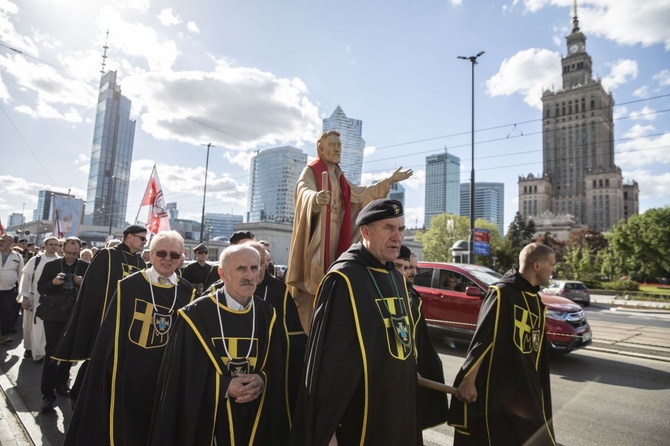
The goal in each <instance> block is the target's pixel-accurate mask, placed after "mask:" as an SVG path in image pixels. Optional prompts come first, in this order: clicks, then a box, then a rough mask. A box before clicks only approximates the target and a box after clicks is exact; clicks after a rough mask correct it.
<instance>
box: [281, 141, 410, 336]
mask: <svg viewBox="0 0 670 446" xmlns="http://www.w3.org/2000/svg"><path fill="white" fill-rule="evenodd" d="M316 151H317V155H318V157H317V159H316V160H314V161H313V162H312V163H310V164H308V165H307V166H306V167H305V169H304V170H303V171H302V173H301V174H300V178H299V179H298V184H297V185H296V189H295V220H294V222H293V235H292V238H291V248H290V250H289V259H288V269H287V271H286V278H285V282H286V284H287V285H288V286H289V291H290V292H291V295H292V296H293V298H294V299H295V301H296V305H297V307H298V312H299V314H300V322H301V323H302V325H303V327H305V330H306V331H308V330H309V325H310V319H311V316H312V306H313V303H314V295H315V294H316V288H317V287H318V286H319V283H320V282H321V279H322V278H323V276H324V275H325V273H326V271H328V268H329V267H330V265H331V263H332V262H333V261H334V260H335V259H337V258H338V257H339V256H340V254H342V253H343V252H344V251H346V250H347V249H349V246H351V244H352V243H355V242H357V241H358V240H360V234H359V233H358V229H357V228H356V226H355V225H354V222H355V221H356V217H357V216H358V213H359V212H360V210H361V209H362V208H363V206H365V205H366V204H368V203H369V202H371V201H372V200H375V199H379V198H382V197H385V196H386V195H388V193H389V190H390V189H391V185H393V183H397V182H400V181H403V180H406V179H407V178H409V177H411V176H412V173H413V172H412V170H411V169H408V170H405V171H401V170H400V168H399V169H398V170H396V171H395V172H394V173H393V175H391V176H390V177H389V178H386V179H384V180H381V181H379V182H378V183H376V184H374V185H372V186H366V187H364V186H356V185H353V184H351V183H349V182H348V181H347V179H346V178H345V177H344V174H343V172H342V170H341V169H340V166H339V165H338V164H339V162H340V158H341V155H342V143H341V141H340V134H339V133H338V132H335V131H330V132H326V133H324V134H323V135H321V138H319V140H318V141H317V148H316Z"/></svg>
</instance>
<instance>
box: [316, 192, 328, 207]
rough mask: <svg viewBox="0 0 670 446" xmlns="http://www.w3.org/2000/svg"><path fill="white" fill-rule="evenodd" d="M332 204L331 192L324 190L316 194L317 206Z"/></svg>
mask: <svg viewBox="0 0 670 446" xmlns="http://www.w3.org/2000/svg"><path fill="white" fill-rule="evenodd" d="M328 203H330V191H328V190H322V191H319V192H317V194H316V206H317V207H319V208H320V207H322V206H325V205H327V204H328Z"/></svg>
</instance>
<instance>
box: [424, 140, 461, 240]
mask: <svg viewBox="0 0 670 446" xmlns="http://www.w3.org/2000/svg"><path fill="white" fill-rule="evenodd" d="M460 184H461V159H460V158H459V157H457V156H455V155H452V154H451V153H447V150H446V149H445V151H444V153H438V154H436V155H429V156H427V157H426V198H425V200H426V201H425V203H424V221H423V224H424V226H425V227H426V228H430V219H431V218H433V217H435V216H437V215H440V214H444V213H447V214H455V215H458V214H459V212H460V201H461V200H460V197H461V195H460V189H459V188H460Z"/></svg>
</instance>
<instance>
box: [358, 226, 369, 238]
mask: <svg viewBox="0 0 670 446" xmlns="http://www.w3.org/2000/svg"><path fill="white" fill-rule="evenodd" d="M359 230H360V231H361V237H363V238H364V239H365V240H369V239H370V227H369V226H368V225H363V226H361V227H360V228H359Z"/></svg>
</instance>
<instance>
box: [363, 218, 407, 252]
mask: <svg viewBox="0 0 670 446" xmlns="http://www.w3.org/2000/svg"><path fill="white" fill-rule="evenodd" d="M361 235H362V236H363V244H364V246H365V248H366V249H367V250H368V251H370V253H371V254H372V255H373V256H375V257H376V258H377V260H379V261H380V262H382V263H386V262H392V261H394V260H396V259H397V258H398V254H399V253H400V246H401V245H402V241H403V239H404V237H405V217H395V218H387V219H386V220H379V221H375V222H373V223H370V224H369V225H364V226H361Z"/></svg>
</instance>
